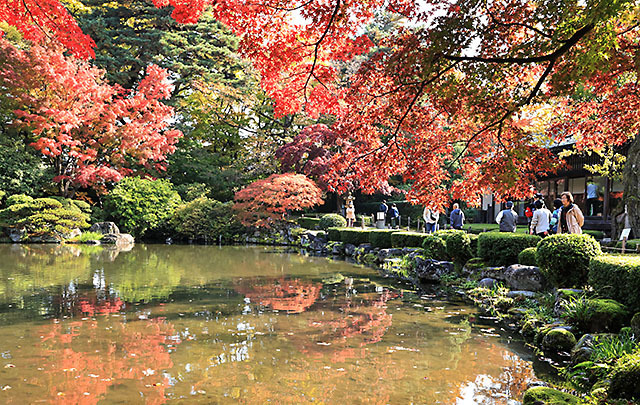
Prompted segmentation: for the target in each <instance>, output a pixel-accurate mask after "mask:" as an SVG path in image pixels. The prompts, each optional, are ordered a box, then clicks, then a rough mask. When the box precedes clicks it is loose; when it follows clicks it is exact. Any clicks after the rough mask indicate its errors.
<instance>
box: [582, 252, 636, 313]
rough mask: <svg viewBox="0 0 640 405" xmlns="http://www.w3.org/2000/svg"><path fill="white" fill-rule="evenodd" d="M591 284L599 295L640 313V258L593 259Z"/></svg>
mask: <svg viewBox="0 0 640 405" xmlns="http://www.w3.org/2000/svg"><path fill="white" fill-rule="evenodd" d="M589 284H590V285H591V286H592V287H593V288H594V289H595V290H596V292H597V293H598V294H599V295H601V296H603V297H608V298H613V299H615V300H616V301H620V302H622V303H623V304H625V305H627V306H628V307H629V309H631V310H633V311H640V293H639V291H640V256H630V255H602V256H597V257H593V258H592V259H591V261H590V262H589Z"/></svg>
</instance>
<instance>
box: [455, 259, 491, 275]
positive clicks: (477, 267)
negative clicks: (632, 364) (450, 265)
mask: <svg viewBox="0 0 640 405" xmlns="http://www.w3.org/2000/svg"><path fill="white" fill-rule="evenodd" d="M486 267H487V265H486V263H485V262H484V261H483V260H482V258H480V257H474V258H472V259H469V260H468V261H467V262H466V263H465V264H464V266H463V267H462V273H463V274H466V275H470V274H474V273H476V272H481V271H482V269H484V268H486ZM487 278H490V277H487Z"/></svg>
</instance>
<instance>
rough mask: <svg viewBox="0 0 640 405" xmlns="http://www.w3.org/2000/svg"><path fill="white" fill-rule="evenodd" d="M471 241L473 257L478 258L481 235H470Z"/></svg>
mask: <svg viewBox="0 0 640 405" xmlns="http://www.w3.org/2000/svg"><path fill="white" fill-rule="evenodd" d="M467 235H469V240H470V241H471V255H472V256H476V255H477V254H478V239H480V236H479V235H476V234H474V233H468V234H467Z"/></svg>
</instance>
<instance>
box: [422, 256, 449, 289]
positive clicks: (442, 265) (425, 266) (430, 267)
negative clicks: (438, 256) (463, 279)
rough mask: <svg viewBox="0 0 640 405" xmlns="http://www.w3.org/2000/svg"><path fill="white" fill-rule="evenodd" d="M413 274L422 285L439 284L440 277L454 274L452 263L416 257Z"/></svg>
mask: <svg viewBox="0 0 640 405" xmlns="http://www.w3.org/2000/svg"><path fill="white" fill-rule="evenodd" d="M414 260H415V272H416V277H417V278H418V280H420V281H422V282H424V283H439V282H440V279H441V278H442V276H444V275H445V274H451V273H453V272H454V267H453V263H451V262H443V261H438V260H434V259H423V258H420V257H416V258H415V259H414Z"/></svg>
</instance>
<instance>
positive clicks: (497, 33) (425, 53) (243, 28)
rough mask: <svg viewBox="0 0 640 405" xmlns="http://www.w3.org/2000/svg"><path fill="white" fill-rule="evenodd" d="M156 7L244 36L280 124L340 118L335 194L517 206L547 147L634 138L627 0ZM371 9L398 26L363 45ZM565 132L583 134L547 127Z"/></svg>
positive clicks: (303, 1)
mask: <svg viewBox="0 0 640 405" xmlns="http://www.w3.org/2000/svg"><path fill="white" fill-rule="evenodd" d="M43 1H44V0H43ZM48 1H52V0H48ZM34 3H36V2H35V1H34ZM154 4H155V5H156V6H158V7H164V6H173V7H174V10H173V16H174V18H175V19H176V20H178V21H179V22H194V21H196V20H197V19H198V18H199V17H200V15H201V14H202V13H203V12H204V10H206V9H207V8H209V10H210V11H211V15H212V16H213V17H214V18H215V19H217V20H218V21H220V22H222V23H223V24H225V25H226V26H228V27H229V28H230V29H231V30H232V31H233V32H234V33H235V34H236V35H238V36H239V37H240V46H239V51H240V52H241V54H242V55H244V56H245V57H247V58H248V59H250V60H251V61H252V62H253V66H254V67H255V69H256V70H257V71H258V72H259V73H260V77H261V85H262V87H263V89H264V90H265V91H266V92H267V94H268V95H270V96H271V97H273V98H274V100H275V102H276V109H275V112H276V114H278V115H285V114H291V113H295V112H298V111H304V112H305V113H306V114H308V115H309V116H311V117H316V116H318V115H320V114H330V115H332V116H333V117H334V119H335V124H334V125H333V126H332V128H331V129H332V130H333V131H335V132H336V133H337V134H338V136H339V137H340V138H341V139H344V140H345V141H348V143H349V145H350V146H349V147H346V148H344V149H342V150H340V152H339V153H336V154H335V155H334V156H333V157H332V159H331V163H330V164H329V166H330V168H331V170H330V173H329V176H328V177H327V184H328V186H329V188H330V189H332V190H335V191H339V192H340V191H343V190H344V189H345V187H346V186H345V184H349V183H350V182H353V181H357V182H358V184H359V186H360V187H361V188H362V189H363V190H364V191H365V192H366V191H371V190H372V189H374V188H375V185H376V184H378V183H379V182H380V181H381V180H386V179H388V178H389V177H390V176H396V175H401V176H403V178H404V179H405V181H407V182H408V183H410V184H411V185H412V188H411V190H410V191H409V193H408V198H409V199H410V200H411V201H413V202H415V203H422V204H426V205H431V206H434V207H435V206H440V205H441V204H442V203H444V202H446V201H447V200H449V199H451V198H459V199H463V200H466V201H469V202H471V203H474V202H477V201H478V197H479V195H480V194H481V193H482V192H483V191H491V192H493V193H494V194H495V195H496V196H497V197H498V198H499V199H500V198H504V197H506V196H511V197H514V198H518V197H524V196H527V195H530V194H531V193H532V192H533V190H532V187H531V185H532V183H533V180H534V179H535V178H536V176H537V175H540V174H543V173H544V172H547V171H552V170H554V169H555V168H556V167H557V166H558V165H559V164H561V162H560V161H557V159H555V158H554V157H553V156H551V155H550V154H549V152H548V149H547V147H548V146H549V145H551V144H553V143H554V142H557V141H560V140H562V141H564V140H566V138H567V136H574V137H576V138H577V147H578V148H583V147H584V148H592V149H594V150H598V149H602V148H604V147H606V145H608V144H619V143H621V142H628V141H631V140H634V139H635V135H636V132H637V128H636V124H635V123H636V122H638V120H637V119H636V118H637V117H635V115H634V112H635V111H637V109H636V108H634V106H635V101H634V100H636V95H635V92H636V90H635V89H634V86H635V82H636V81H637V70H638V69H637V60H638V57H637V55H638V51H637V44H638V39H639V38H638V32H639V29H640V27H639V24H638V15H639V14H640V13H639V12H638V11H639V10H638V7H639V5H638V3H637V2H636V1H633V0H620V1H605V2H601V1H595V0H586V1H583V0H560V1H558V0H542V1H535V2H534V1H528V0H523V1H514V0H497V1H490V2H487V1H480V0H465V1H435V0H433V1H421V2H418V1H413V0H390V1H382V0H365V1H355V0H327V1H308V0H268V1H262V2H255V3H253V2H252V3H245V2H237V1H231V0H224V1H216V2H213V1H210V0H191V1H187V0H154ZM379 12H391V13H394V14H396V15H401V16H402V17H403V18H404V23H403V24H399V25H397V26H396V27H395V28H394V29H393V31H392V32H391V33H390V35H387V36H385V37H384V38H382V39H380V40H377V41H376V43H373V42H372V40H371V38H369V37H368V36H366V35H364V34H363V32H364V31H365V27H366V25H367V24H369V23H370V22H371V21H372V20H373V19H374V17H375V16H376V14H377V13H379ZM22 28H23V29H24V26H22ZM71 45H72V44H71ZM71 49H73V48H71ZM358 55H360V56H359V58H361V59H359V61H358V64H357V66H356V68H355V69H354V71H355V73H353V74H352V75H350V76H349V77H348V78H346V79H345V78H341V77H340V71H339V66H340V63H342V62H345V61H351V60H354V57H356V56H358ZM580 89H583V90H585V93H588V94H591V95H592V96H593V97H587V98H583V99H581V98H580V95H577V93H579V92H580V91H581V90H580ZM549 105H551V106H558V110H557V111H552V114H551V115H552V117H551V119H549V120H546V121H544V122H542V121H541V120H539V119H538V118H539V112H538V110H539V109H545V110H547V111H548V108H546V107H548V106H549ZM552 108H554V107H552ZM587 111H591V112H592V113H593V114H588V113H587ZM556 113H557V114H556ZM563 121H564V122H565V123H569V124H568V125H565V127H564V128H574V127H573V126H572V125H573V123H576V122H579V123H580V125H578V126H577V127H576V128H575V129H572V130H564V131H563V130H558V131H553V130H551V129H550V126H549V125H551V126H552V128H562V122H563ZM558 123H559V124H558ZM454 168H455V169H454ZM452 169H454V170H452ZM331 174H333V176H331ZM454 176H455V179H454ZM633 179H634V177H629V176H627V177H626V178H625V181H627V182H633V181H634V180H633ZM636 189H637V187H636ZM625 194H626V196H627V197H629V193H625ZM634 207H635V206H634V205H633V204H631V205H630V209H631V210H634V209H635V210H638V209H640V207H635V208H634ZM631 214H632V215H631V216H632V217H640V216H639V215H635V214H634V213H633V212H632V213H631ZM637 225H638V224H637Z"/></svg>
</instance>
